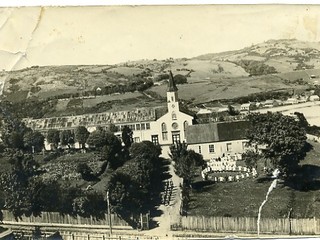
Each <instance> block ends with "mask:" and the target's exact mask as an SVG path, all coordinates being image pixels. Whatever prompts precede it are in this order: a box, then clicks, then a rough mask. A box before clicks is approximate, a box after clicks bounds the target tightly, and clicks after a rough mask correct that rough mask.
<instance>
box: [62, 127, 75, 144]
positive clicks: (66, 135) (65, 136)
mask: <svg viewBox="0 0 320 240" xmlns="http://www.w3.org/2000/svg"><path fill="white" fill-rule="evenodd" d="M60 143H61V145H62V146H68V148H70V147H71V145H72V144H74V133H73V132H71V130H63V131H62V132H60Z"/></svg>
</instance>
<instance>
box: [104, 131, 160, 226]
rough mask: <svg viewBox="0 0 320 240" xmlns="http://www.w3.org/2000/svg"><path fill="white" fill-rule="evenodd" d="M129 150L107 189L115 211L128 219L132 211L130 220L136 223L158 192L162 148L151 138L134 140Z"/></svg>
mask: <svg viewBox="0 0 320 240" xmlns="http://www.w3.org/2000/svg"><path fill="white" fill-rule="evenodd" d="M123 134H125V133H123ZM129 145H131V144H129ZM128 149H129V156H130V157H129V159H128V160H127V162H126V163H125V164H124V165H123V166H122V167H120V168H118V169H117V170H116V171H115V172H114V173H113V174H112V176H111V178H110V181H109V184H108V186H107V191H108V192H109V198H110V204H111V207H112V211H114V212H116V213H117V214H119V215H121V216H122V217H123V218H125V219H127V220H129V218H130V216H131V215H132V214H133V216H134V218H133V219H131V223H132V224H133V225H136V224H137V222H138V216H139V214H140V213H145V212H147V211H149V210H150V208H152V206H153V204H154V201H155V199H156V198H157V197H158V194H159V189H158V188H157V186H160V185H161V182H162V176H161V174H162V171H161V166H162V161H161V158H160V154H161V148H160V147H159V146H157V145H154V144H153V143H152V142H150V141H143V142H140V143H133V144H132V145H131V146H130V147H129V148H128Z"/></svg>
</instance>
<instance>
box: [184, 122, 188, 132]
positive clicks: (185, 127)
mask: <svg viewBox="0 0 320 240" xmlns="http://www.w3.org/2000/svg"><path fill="white" fill-rule="evenodd" d="M188 125H189V124H188V122H187V121H184V123H183V130H184V131H185V130H186V129H187V127H188Z"/></svg>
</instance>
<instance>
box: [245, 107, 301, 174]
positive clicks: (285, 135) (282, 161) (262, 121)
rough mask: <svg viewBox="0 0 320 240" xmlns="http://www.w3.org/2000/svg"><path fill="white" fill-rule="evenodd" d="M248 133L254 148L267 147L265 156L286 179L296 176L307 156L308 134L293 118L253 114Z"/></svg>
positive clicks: (279, 114)
mask: <svg viewBox="0 0 320 240" xmlns="http://www.w3.org/2000/svg"><path fill="white" fill-rule="evenodd" d="M248 119H249V122H250V129H249V131H248V133H247V138H248V139H249V144H250V145H254V146H255V145H258V146H261V145H262V146H264V148H263V149H262V154H263V156H264V157H265V158H267V159H270V160H271V164H272V165H273V166H274V167H276V168H279V169H280V171H281V172H282V173H283V174H284V176H285V177H288V176H290V175H293V174H294V173H295V170H296V169H297V166H298V163H299V161H300V160H301V159H302V158H303V157H304V156H305V153H306V151H307V148H306V146H307V145H306V139H307V138H306V132H305V129H304V128H303V127H302V126H301V125H300V122H299V121H296V120H295V119H294V118H293V117H290V116H284V115H282V114H281V113H271V112H268V113H266V114H257V113H256V114H251V115H249V117H248Z"/></svg>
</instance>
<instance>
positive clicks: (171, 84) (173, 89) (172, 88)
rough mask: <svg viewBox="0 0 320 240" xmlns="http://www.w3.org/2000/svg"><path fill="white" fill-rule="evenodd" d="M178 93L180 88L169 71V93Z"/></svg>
mask: <svg viewBox="0 0 320 240" xmlns="http://www.w3.org/2000/svg"><path fill="white" fill-rule="evenodd" d="M176 91H178V88H177V86H176V84H175V82H174V79H173V75H172V72H171V71H169V82H168V89H167V92H176Z"/></svg>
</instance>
